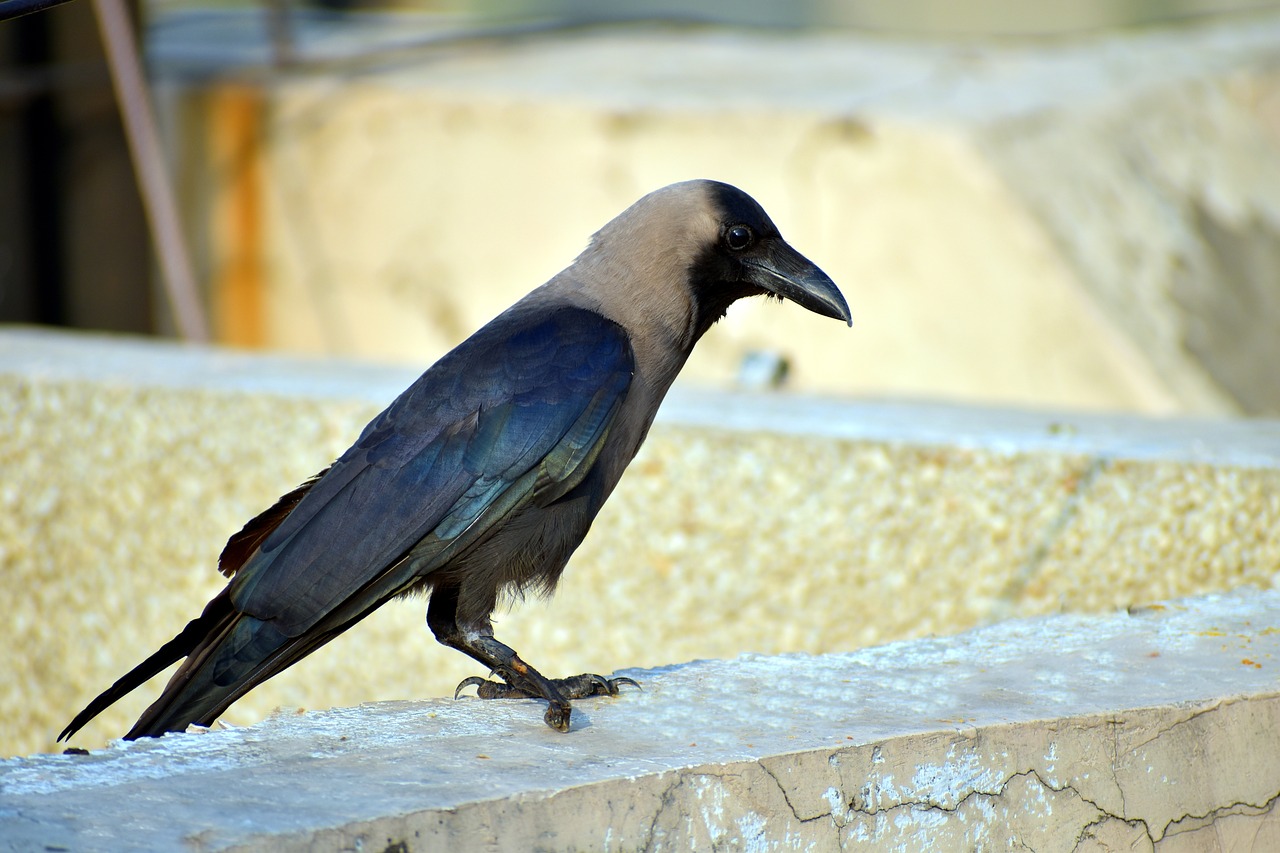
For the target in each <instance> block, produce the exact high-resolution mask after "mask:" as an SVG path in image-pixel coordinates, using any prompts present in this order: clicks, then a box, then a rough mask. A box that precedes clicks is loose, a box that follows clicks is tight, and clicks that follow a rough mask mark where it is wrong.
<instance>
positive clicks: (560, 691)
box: [427, 587, 640, 732]
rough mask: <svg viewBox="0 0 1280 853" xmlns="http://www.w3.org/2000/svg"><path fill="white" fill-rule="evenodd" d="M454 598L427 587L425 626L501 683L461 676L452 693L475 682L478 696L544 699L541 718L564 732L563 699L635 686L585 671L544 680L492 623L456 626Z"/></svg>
mask: <svg viewBox="0 0 1280 853" xmlns="http://www.w3.org/2000/svg"><path fill="white" fill-rule="evenodd" d="M457 601H458V592H457V589H456V588H449V587H444V588H441V587H437V588H436V589H435V590H433V591H432V593H431V603H430V604H429V605H428V607H427V625H428V626H430V628H431V631H432V633H434V634H435V636H436V639H437V640H438V641H439V642H441V643H443V644H444V645H446V646H448V647H450V648H452V649H457V650H458V651H460V652H462V653H463V654H465V655H468V656H470V657H472V658H474V659H476V660H478V661H479V662H480V663H482V664H484V665H485V666H487V667H488V668H489V669H490V670H491V671H492V672H494V673H495V674H497V676H498V677H499V678H501V679H502V681H503V682H505V683H499V682H494V681H486V680H484V679H482V678H476V677H472V678H467V679H464V680H463V682H462V683H461V684H459V685H458V689H457V690H456V691H454V696H455V697H456V696H457V695H458V693H459V692H461V691H462V690H463V689H464V688H466V687H470V686H472V685H475V686H476V687H477V691H476V692H477V695H478V696H479V697H480V698H481V699H524V698H532V699H544V700H546V702H547V712H546V714H545V715H543V720H545V721H546V724H547V725H548V726H550V727H551V728H553V729H555V730H557V731H561V732H567V731H568V730H569V718H570V716H571V715H572V711H571V709H570V707H569V700H571V699H582V698H585V697H587V696H616V695H617V694H618V687H619V686H620V685H622V684H631V685H634V686H636V687H639V686H640V685H639V684H637V683H636V682H635V681H633V680H632V679H630V678H625V677H623V678H615V679H608V678H605V677H604V676H602V675H593V674H591V673H583V674H582V675H575V676H572V677H570V678H556V679H551V678H547V677H546V676H544V675H543V674H542V673H540V672H538V671H537V670H536V669H534V668H533V667H531V666H529V664H527V663H525V662H524V661H523V660H521V659H520V656H519V655H518V654H516V652H515V649H512V648H511V647H510V646H508V645H506V644H504V643H502V642H500V641H499V640H498V639H497V638H496V637H494V636H493V627H492V626H491V625H490V624H489V622H488V621H487V620H486V621H485V622H484V624H482V625H476V626H470V627H469V628H461V627H460V626H459V625H458V624H457V619H456V611H457Z"/></svg>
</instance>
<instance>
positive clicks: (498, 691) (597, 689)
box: [453, 672, 644, 699]
mask: <svg viewBox="0 0 1280 853" xmlns="http://www.w3.org/2000/svg"><path fill="white" fill-rule="evenodd" d="M549 681H550V683H551V686H552V687H554V688H555V689H556V690H558V691H559V692H560V695H561V696H563V697H564V698H565V699H585V698H587V697H588V696H617V695H618V688H620V687H622V686H623V685H630V686H631V687H634V688H636V689H637V690H643V689H644V688H643V687H641V686H640V682H638V681H636V680H635V679H634V678H627V677H626V676H625V675H622V676H619V677H617V678H605V677H604V676H603V675H596V674H595V673H591V672H584V673H583V674H582V675H574V676H570V677H569V678H552V679H549ZM468 687H474V688H476V696H478V697H480V698H481V699H543V698H546V697H544V696H540V695H539V694H537V693H532V692H530V691H528V690H525V689H523V688H520V687H516V686H515V685H512V684H508V683H506V682H505V681H490V680H488V679H487V678H481V677H480V676H478V675H473V676H471V677H470V678H464V679H462V682H461V683H460V684H459V685H458V688H457V689H456V690H454V691H453V698H454V699H457V698H458V697H459V696H461V695H462V691H463V690H466V689H467V688H468Z"/></svg>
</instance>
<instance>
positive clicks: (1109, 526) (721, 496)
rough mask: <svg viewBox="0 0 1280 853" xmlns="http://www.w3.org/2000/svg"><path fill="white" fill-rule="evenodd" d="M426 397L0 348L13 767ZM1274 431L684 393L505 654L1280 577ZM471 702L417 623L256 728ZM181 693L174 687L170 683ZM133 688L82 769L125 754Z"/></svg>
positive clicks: (391, 632) (845, 625) (798, 642)
mask: <svg viewBox="0 0 1280 853" xmlns="http://www.w3.org/2000/svg"><path fill="white" fill-rule="evenodd" d="M414 372H415V371H405V370H397V369H390V370H382V369H378V368H373V367H368V366H357V365H352V364H349V363H342V362H330V361H302V360H293V359H282V358H264V357H260V356H250V355H245V354H240V353H233V352H228V351H225V350H202V349H189V348H183V347H179V346H175V345H172V344H163V343H157V342H147V341H132V340H119V339H113V338H101V337H93V336H74V335H63V334H50V333H44V332H38V331H34V330H17V329H13V330H5V331H3V332H0V470H3V472H4V476H3V478H2V479H0V572H2V573H3V576H4V577H5V578H6V581H7V582H8V583H9V584H10V587H11V589H14V590H22V592H23V594H22V596H21V597H17V596H15V597H14V598H13V600H12V601H11V603H10V607H9V610H8V611H7V618H6V619H5V620H3V621H2V622H0V648H4V649H6V650H8V653H7V659H8V660H9V661H10V670H9V672H8V673H7V675H8V677H7V679H6V680H5V683H4V685H3V687H2V688H0V750H3V752H5V753H8V754H14V753H26V752H32V751H37V750H45V749H55V748H56V746H55V744H54V743H53V740H52V738H53V736H54V734H55V733H56V732H57V731H58V730H60V729H61V728H62V726H63V725H64V724H65V723H66V721H67V719H68V718H69V717H70V715H71V714H72V713H74V712H75V711H76V710H78V709H79V708H80V707H82V706H83V704H84V703H85V702H86V701H88V699H90V698H91V697H92V696H94V695H96V694H97V692H98V691H100V690H101V689H103V688H104V687H105V686H106V685H108V684H110V683H111V682H112V681H113V680H114V679H115V678H116V677H118V676H119V675H120V674H121V673H123V672H124V671H125V670H127V669H128V668H129V667H130V666H132V665H133V664H135V663H136V662H137V661H138V660H140V659H141V658H142V657H143V656H144V655H145V654H146V653H148V652H150V651H151V650H153V649H155V648H157V647H158V646H159V645H160V644H161V643H163V642H165V641H167V640H168V639H169V638H170V637H172V636H173V635H174V633H176V632H177V630H178V629H179V628H181V626H182V625H183V624H185V622H186V620H187V619H189V618H190V617H191V616H192V615H193V614H195V613H196V612H198V610H199V608H200V607H201V606H202V605H203V603H204V602H205V601H206V600H207V599H208V597H209V596H211V595H213V593H214V592H215V591H216V590H217V589H218V588H220V586H221V585H222V582H223V581H222V579H221V576H219V575H218V574H217V572H216V571H215V570H214V562H215V559H216V556H217V553H218V551H219V550H220V548H221V547H222V544H223V543H224V542H225V540H226V538H227V536H229V535H230V534H231V533H232V532H234V531H235V530H237V529H239V527H240V525H241V524H242V523H243V522H244V521H245V519H247V518H249V517H250V516H251V515H253V514H254V513H256V512H258V511H260V510H261V509H262V508H263V507H265V506H268V505H269V504H270V503H271V502H272V501H274V499H275V498H276V497H277V496H278V495H280V494H281V493H283V492H284V491H287V490H288V489H290V488H292V487H293V486H294V485H295V484H296V483H297V482H299V481H300V480H301V479H302V478H304V477H306V476H308V475H310V474H311V473H313V472H315V471H316V470H318V469H320V468H321V467H323V466H324V465H326V464H328V462H329V461H330V460H331V459H332V458H333V457H334V456H335V455H336V454H337V453H339V452H340V451H341V450H343V449H344V448H345V447H346V446H347V445H348V444H349V443H350V441H351V440H352V439H353V437H354V436H355V435H357V434H358V432H359V430H360V428H361V427H362V426H363V424H364V423H365V421H366V420H367V419H368V418H369V417H371V416H372V415H373V414H375V413H376V411H377V410H378V409H379V408H381V407H382V406H383V405H385V403H386V402H388V401H389V400H390V399H391V398H392V397H393V396H394V395H395V394H396V393H397V392H398V391H399V390H400V389H401V388H402V387H403V386H404V385H405V384H407V382H408V381H409V379H410V377H411V376H412V375H414ZM1277 529H1280V425H1277V424H1276V423H1274V422H1268V421H1239V422H1230V421H1208V420H1199V421H1197V420H1168V421H1159V420H1148V419H1142V418H1105V417H1099V416H1089V417H1085V416H1077V415H1049V414H1032V413H1026V412H1011V411H1002V410H989V409H987V410H984V409H977V408H961V407H951V406H937V405H917V404H901V403H897V404H884V403H851V402H835V401H821V400H809V399H802V398H795V397H789V396H749V395H734V394H724V393H711V392H705V391H701V390H698V389H697V388H696V387H695V388H685V389H683V390H678V391H677V392H676V393H674V394H673V397H672V398H671V399H670V400H669V401H668V405H667V406H665V407H664V410H663V413H662V415H661V416H660V421H659V423H658V425H657V426H656V427H655V429H654V431H653V435H652V436H651V438H650V441H649V443H648V444H647V445H646V447H645V449H644V451H643V452H642V454H641V456H640V457H639V458H638V459H637V460H636V462H635V464H634V465H633V466H632V468H631V469H630V470H629V471H628V473H627V476H626V477H624V478H623V482H622V484H621V486H620V487H619V489H618V491H617V493H616V494H615V495H614V497H613V498H612V499H611V501H610V503H609V505H608V506H607V507H606V508H605V511H604V512H603V513H602V514H601V516H600V518H599V520H598V521H597V523H596V525H595V527H594V529H593V531H592V534H591V535H590V536H589V537H588V538H587V541H586V542H585V543H584V545H583V547H582V548H581V549H580V550H579V552H578V553H577V555H575V557H574V560H573V562H572V565H571V566H570V567H569V570H568V571H567V572H566V574H565V577H564V580H563V581H562V583H561V587H560V590H559V592H558V593H557V595H556V597H555V598H554V599H553V600H552V601H551V602H550V603H549V604H541V603H538V602H526V603H524V604H523V605H522V606H520V607H519V608H517V610H516V612H514V613H512V614H511V615H510V616H507V615H505V614H500V619H499V624H498V630H499V633H500V636H502V637H503V638H504V639H505V640H506V641H507V642H508V643H510V644H511V645H513V646H514V647H516V648H517V649H520V650H521V651H522V652H523V653H524V654H525V656H526V657H527V658H528V659H529V660H531V661H532V662H534V663H535V664H536V665H538V666H539V667H540V668H541V669H543V670H544V671H545V672H548V673H555V674H560V673H570V672H581V671H584V670H591V671H597V672H610V671H612V670H614V669H617V668H619V667H623V666H644V667H652V666H661V665H666V664H669V663H672V662H678V661H687V660H694V659H699V658H722V659H723V658H735V657H737V656H738V655H740V654H742V653H744V652H753V653H759V654H779V653H787V652H807V653H825V652H844V651H849V650H851V649H855V648H860V647H863V646H867V645H871V644H874V643H883V642H887V641H892V640H899V639H906V638H912V637H921V636H925V635H929V634H951V633H955V632H957V631H962V630H965V629H967V628H971V627H973V626H975V625H981V624H984V623H989V622H991V621H993V620H997V619H1001V618H1005V617H1009V616H1028V615H1035V614H1045V613H1053V612H1057V611H1061V610H1067V611H1074V612H1111V611H1113V610H1114V609H1116V608H1121V607H1126V606H1129V605H1134V604H1142V603H1146V602H1150V601H1157V600H1161V599H1166V598H1170V597H1177V596H1185V595H1193V594H1199V593H1205V592H1213V591H1222V590H1229V589H1232V588H1235V587H1238V586H1241V585H1245V584H1252V585H1254V586H1257V587H1260V588H1269V587H1271V586H1273V585H1274V584H1275V582H1276V573H1277V569H1280V541H1277V540H1276V538H1275V537H1274V536H1273V535H1272V534H1273V531H1275V530H1277ZM475 674H478V673H477V672H476V670H475V669H474V668H472V666H471V665H470V664H469V662H468V661H467V660H466V659H465V658H463V657H462V656H461V655H458V654H456V653H453V652H450V651H448V650H445V649H443V648H441V647H439V646H438V645H437V644H436V643H435V642H434V641H433V640H432V639H431V637H430V634H429V633H428V632H427V630H426V628H425V626H424V625H423V608H422V605H421V602H413V601H410V602H398V603H395V604H393V605H389V606H387V607H386V608H384V609H383V610H382V611H380V612H379V613H378V614H377V615H376V616H375V617H374V618H371V619H369V620H366V621H365V622H364V623H362V624H361V625H359V626H357V627H356V628H355V629H353V630H352V631H351V632H349V633H348V634H347V635H346V636H344V637H343V638H342V639H341V640H340V641H338V642H336V643H333V644H331V645H330V646H328V647H326V648H325V649H323V650H322V651H321V652H319V653H317V654H316V655H314V656H312V657H311V658H308V659H307V660H306V661H304V662H302V663H301V664H300V665H298V666H297V667H294V668H293V669H291V670H289V671H288V672H287V673H285V674H283V675H282V676H280V677H278V678H276V679H273V680H272V681H271V682H269V683H268V684H267V685H264V686H263V687H261V688H260V689H258V690H256V691H255V692H254V693H253V694H251V695H249V696H248V697H246V698H245V699H244V700H243V701H242V702H240V703H238V704H237V705H236V706H235V707H234V708H233V709H232V711H231V712H230V713H229V714H228V715H227V717H226V720H227V722H229V723H232V724H247V723H252V722H254V721H256V720H259V719H261V718H262V717H264V716H266V715H267V714H269V713H270V712H271V711H272V710H273V709H274V708H276V707H279V706H292V707H307V708H324V707H327V706H330V705H338V706H344V705H346V706H349V705H356V704H358V703H360V702H368V701H373V700H391V699H410V698H413V699H418V698H423V697H427V696H445V695H451V693H452V690H453V687H454V685H456V684H457V683H458V681H459V680H461V679H462V678H464V677H466V676H469V675H475ZM161 678H163V676H162V677H161ZM160 680H161V679H157V682H156V683H154V684H152V685H150V686H148V687H145V688H143V689H142V690H139V691H138V692H137V693H135V694H134V695H133V696H132V697H130V698H129V699H128V700H126V701H125V702H122V703H120V704H119V705H118V706H117V707H116V708H113V709H112V710H111V711H110V712H109V713H108V714H106V715H104V716H103V717H102V718H101V720H100V721H98V722H95V723H94V724H93V726H92V727H90V728H89V729H86V731H85V732H84V734H83V735H82V737H81V739H78V741H77V745H82V746H89V747H94V746H98V745H100V744H102V743H105V742H106V741H107V740H108V739H109V738H111V737H117V736H119V735H120V734H121V733H122V732H123V731H125V730H126V728H127V726H128V725H129V724H130V723H131V722H132V720H133V719H134V718H136V716H137V714H138V713H139V712H140V711H141V710H142V708H143V707H145V705H146V704H147V703H148V702H149V701H150V700H151V698H152V697H153V696H154V695H155V693H156V692H157V691H158V690H159V686H160V685H159V682H160Z"/></svg>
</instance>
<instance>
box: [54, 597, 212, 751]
mask: <svg viewBox="0 0 1280 853" xmlns="http://www.w3.org/2000/svg"><path fill="white" fill-rule="evenodd" d="M231 613H232V607H231V598H230V596H229V595H227V594H226V591H225V590H224V591H223V592H222V593H219V594H218V595H217V596H216V597H214V599H213V600H212V601H210V602H209V603H208V605H206V606H205V609H204V612H203V613H201V614H200V616H198V617H197V618H195V619H192V620H191V621H190V622H188V623H187V627H185V628H183V629H182V631H181V633H179V634H178V636H176V637H174V638H173V639H172V640H170V641H169V642H167V643H165V644H164V645H163V646H161V647H160V648H159V649H157V650H156V651H155V653H154V654H152V655H151V656H150V657H149V658H147V659H146V660H144V661H143V662H142V663H140V664H138V665H137V666H135V667H134V668H133V669H131V670H129V671H128V672H127V673H125V674H124V675H122V676H121V677H120V679H119V680H118V681H116V683H115V684H113V685H111V686H110V687H108V688H107V689H106V690H104V691H102V693H101V694H99V695H98V697H97V698H96V699H94V700H93V701H92V702H90V703H89V704H88V706H86V707H85V709H84V710H83V711H81V712H80V713H79V714H76V717H75V719H74V720H72V721H71V722H70V723H68V724H67V727H66V728H65V729H63V730H62V733H61V734H60V735H58V740H59V741H64V740H67V739H68V738H70V737H71V736H72V735H74V734H75V733H76V732H78V731H80V729H82V728H84V727H85V725H86V724H87V723H88V722H89V721H90V720H92V719H93V718H94V717H96V716H98V715H99V714H101V713H102V712H103V711H105V710H106V709H107V708H109V707H111V706H112V705H114V704H115V703H116V702H117V701H119V700H120V699H122V698H123V697H124V696H126V695H128V694H129V693H131V692H133V690H134V689H135V688H137V687H139V686H140V685H142V684H143V683H144V682H145V681H146V680H147V679H149V678H151V677H152V676H154V675H155V674H157V673H159V672H161V671H163V670H164V669H165V667H167V666H169V665H170V664H172V663H175V662H177V661H179V660H181V659H182V658H184V657H186V656H187V655H189V654H191V652H192V651H194V650H195V648H196V647H197V646H199V645H200V643H201V642H202V641H204V640H205V639H206V638H207V637H208V636H209V634H210V633H211V632H212V631H214V630H216V629H217V628H218V626H219V625H220V624H221V623H222V622H223V621H224V620H225V619H226V617H227V616H228V615H229V614H231Z"/></svg>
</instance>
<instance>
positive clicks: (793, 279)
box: [742, 239, 853, 326]
mask: <svg viewBox="0 0 1280 853" xmlns="http://www.w3.org/2000/svg"><path fill="white" fill-rule="evenodd" d="M742 263H743V264H744V265H745V266H746V268H747V271H748V275H749V277H750V279H751V282H752V284H755V285H757V286H759V287H762V288H764V289H765V290H767V291H769V292H770V293H773V294H776V295H778V296H781V297H782V298H783V299H790V300H791V301H792V302H794V303H796V304H797V305H800V306H802V307H804V308H808V309H809V310H810V311H812V312H813V313H815V314H821V315H822V316H823V317H831V318H832V319H835V320H844V321H845V322H846V323H848V324H849V325H850V326H852V325H853V316H852V315H851V314H850V313H849V305H848V303H847V302H845V301H844V295H843V294H841V293H840V289H839V288H838V287H836V285H835V282H833V281H832V280H831V279H830V278H829V277H828V276H827V274H826V273H824V272H823V271H822V270H820V269H818V268H817V266H815V265H814V263H813V262H812V261H810V260H809V259H808V258H806V257H805V256H804V255H802V254H800V253H799V252H797V251H796V250H795V249H793V248H791V247H790V246H789V245H787V244H786V243H785V242H783V241H782V240H780V239H779V240H774V241H772V244H771V245H770V246H769V247H768V249H767V250H766V251H764V252H761V253H759V254H753V255H752V256H750V257H744V258H742Z"/></svg>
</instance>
